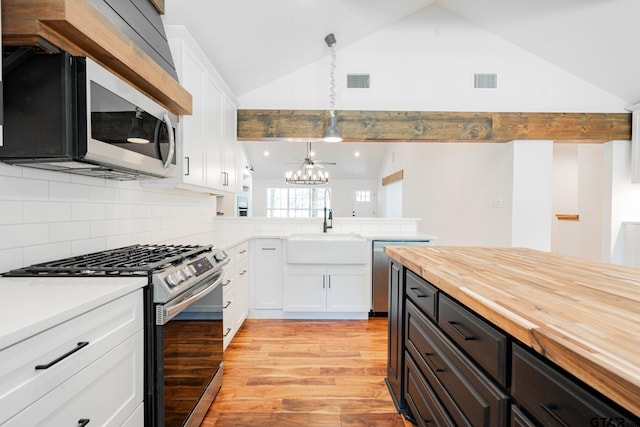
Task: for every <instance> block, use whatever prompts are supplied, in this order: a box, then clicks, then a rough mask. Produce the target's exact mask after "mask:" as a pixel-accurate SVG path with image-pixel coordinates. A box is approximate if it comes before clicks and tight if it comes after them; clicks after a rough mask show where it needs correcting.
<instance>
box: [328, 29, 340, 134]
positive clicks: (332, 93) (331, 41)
mask: <svg viewBox="0 0 640 427" xmlns="http://www.w3.org/2000/svg"><path fill="white" fill-rule="evenodd" d="M324 41H325V43H326V44H327V46H329V48H330V49H331V68H330V71H329V125H328V126H327V129H326V130H325V131H324V141H325V142H341V141H342V132H340V129H338V118H337V117H336V114H335V112H334V107H335V105H336V78H335V72H336V48H335V44H336V37H335V36H334V35H333V33H331V34H327V36H326V37H325V38H324Z"/></svg>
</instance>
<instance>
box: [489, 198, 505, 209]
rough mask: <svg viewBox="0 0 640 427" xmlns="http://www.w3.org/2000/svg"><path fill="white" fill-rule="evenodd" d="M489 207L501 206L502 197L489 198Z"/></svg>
mask: <svg viewBox="0 0 640 427" xmlns="http://www.w3.org/2000/svg"><path fill="white" fill-rule="evenodd" d="M489 207H490V208H501V207H502V198H499V199H489Z"/></svg>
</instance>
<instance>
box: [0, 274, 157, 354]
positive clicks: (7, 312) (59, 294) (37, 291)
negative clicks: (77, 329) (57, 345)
mask: <svg viewBox="0 0 640 427" xmlns="http://www.w3.org/2000/svg"><path fill="white" fill-rule="evenodd" d="M146 284H147V278H146V277H91V278H88V277H64V278H54V277H2V278H0V295H2V299H1V300H0V350H2V349H4V348H6V347H9V346H11V345H13V344H15V343H17V342H19V341H22V340H24V339H26V338H29V337H31V336H33V335H35V334H37V333H39V332H41V331H44V330H46V329H49V328H51V327H53V326H56V325H58V324H60V323H62V322H64V321H66V320H69V319H71V318H73V317H76V316H78V315H80V314H82V313H85V312H87V311H89V310H92V309H94V308H96V307H99V306H101V305H103V304H106V303H107V302H109V301H112V300H114V299H116V298H119V297H121V296H123V295H126V294H128V293H130V292H133V291H135V290H136V289H139V288H141V287H143V286H145V285H146Z"/></svg>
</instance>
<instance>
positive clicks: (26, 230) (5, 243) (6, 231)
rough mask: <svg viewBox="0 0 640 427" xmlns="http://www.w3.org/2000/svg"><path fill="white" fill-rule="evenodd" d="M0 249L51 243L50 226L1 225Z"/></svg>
mask: <svg viewBox="0 0 640 427" xmlns="http://www.w3.org/2000/svg"><path fill="white" fill-rule="evenodd" d="M0 236H2V237H1V238H0V249H9V248H21V247H24V246H33V245H41V244H44V243H47V242H48V241H49V224H12V225H0Z"/></svg>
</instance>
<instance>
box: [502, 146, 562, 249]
mask: <svg viewBox="0 0 640 427" xmlns="http://www.w3.org/2000/svg"><path fill="white" fill-rule="evenodd" d="M509 146H510V148H511V149H512V150H513V154H512V155H513V177H512V180H513V189H512V197H513V199H512V200H513V201H512V211H511V245H512V246H518V247H525V248H531V249H538V250H542V251H549V250H551V204H552V203H551V201H552V188H553V141H514V142H512V143H510V144H509ZM494 203H495V201H494Z"/></svg>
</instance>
